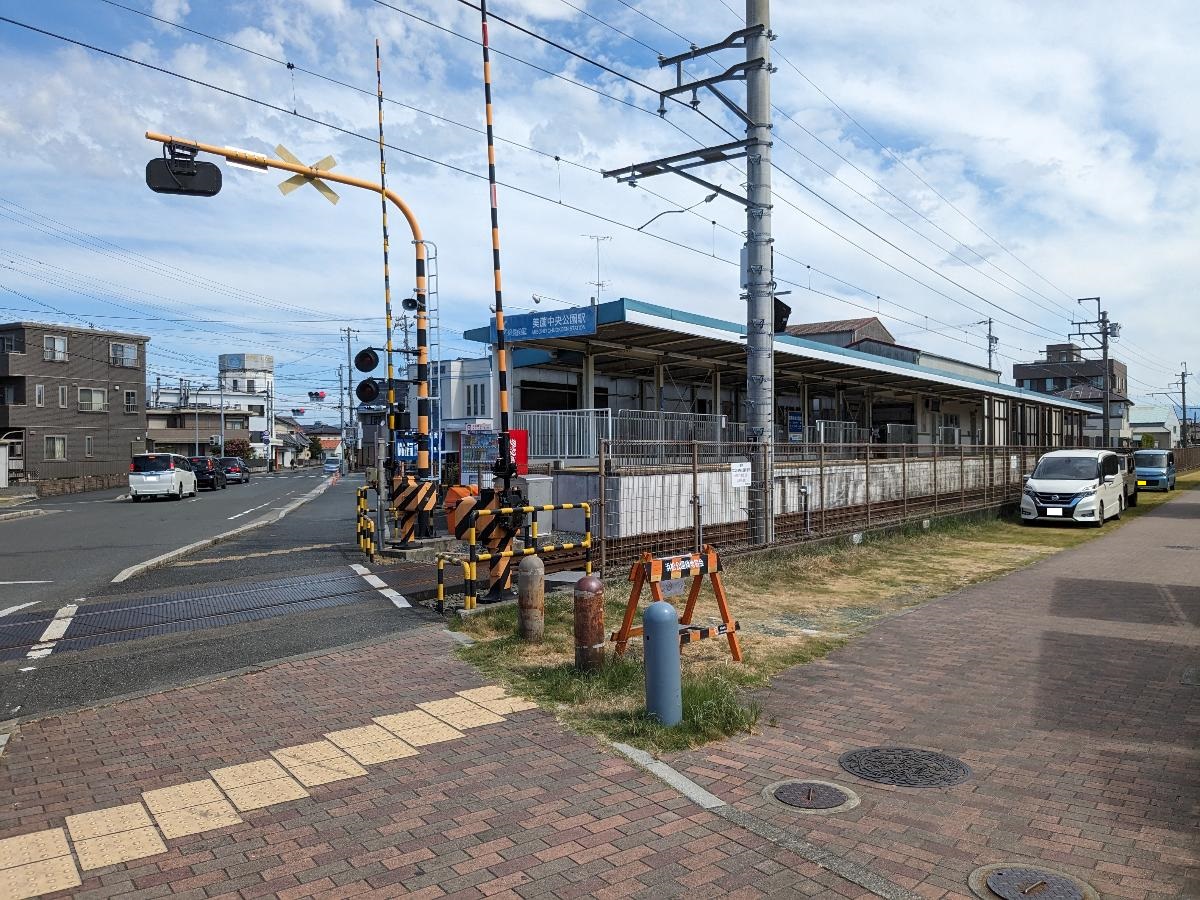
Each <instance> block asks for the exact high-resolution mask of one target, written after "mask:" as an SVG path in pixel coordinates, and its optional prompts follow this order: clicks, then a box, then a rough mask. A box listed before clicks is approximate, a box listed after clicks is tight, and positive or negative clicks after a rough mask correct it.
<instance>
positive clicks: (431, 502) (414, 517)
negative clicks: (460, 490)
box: [391, 475, 438, 546]
mask: <svg viewBox="0 0 1200 900" xmlns="http://www.w3.org/2000/svg"><path fill="white" fill-rule="evenodd" d="M391 496H392V503H391V506H392V521H393V522H394V523H395V531H396V538H397V539H398V540H399V542H400V544H401V546H404V545H407V544H411V543H412V542H413V541H415V540H416V539H417V538H419V537H429V536H430V533H431V531H432V524H433V511H434V510H435V509H437V502H438V485H437V482H434V481H422V480H420V479H419V478H418V477H417V476H416V475H396V476H394V477H393V478H392V494H391Z"/></svg>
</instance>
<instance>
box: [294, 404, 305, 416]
mask: <svg viewBox="0 0 1200 900" xmlns="http://www.w3.org/2000/svg"><path fill="white" fill-rule="evenodd" d="M292 415H293V416H302V415H304V407H303V406H301V407H300V408H299V409H293V410H292Z"/></svg>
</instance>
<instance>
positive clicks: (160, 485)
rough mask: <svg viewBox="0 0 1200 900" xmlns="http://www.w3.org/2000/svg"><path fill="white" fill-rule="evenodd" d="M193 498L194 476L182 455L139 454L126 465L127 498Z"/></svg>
mask: <svg viewBox="0 0 1200 900" xmlns="http://www.w3.org/2000/svg"><path fill="white" fill-rule="evenodd" d="M195 496H196V473H195V472H194V471H193V470H192V464H191V462H190V461H189V460H188V458H187V457H186V456H178V455H176V454H174V453H139V454H138V455H137V456H135V457H134V458H133V460H132V461H131V462H130V463H129V499H130V500H132V501H133V502H134V503H137V502H139V501H140V500H141V499H142V498H143V497H170V498H171V499H172V500H182V499H183V498H184V497H195Z"/></svg>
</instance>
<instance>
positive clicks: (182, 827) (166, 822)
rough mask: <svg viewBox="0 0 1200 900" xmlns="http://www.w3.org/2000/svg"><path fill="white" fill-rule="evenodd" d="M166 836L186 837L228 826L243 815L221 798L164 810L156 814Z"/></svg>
mask: <svg viewBox="0 0 1200 900" xmlns="http://www.w3.org/2000/svg"><path fill="white" fill-rule="evenodd" d="M154 819H155V821H157V822H158V827H159V828H160V829H162V833H163V836H164V837H168V838H177V837H186V836H187V835H189V834H199V833H200V832H202V831H212V830H213V829H216V828H227V827H228V826H230V825H237V824H239V823H240V822H241V821H242V817H241V816H239V815H238V814H237V811H236V810H234V808H233V806H232V805H231V804H230V803H229V801H228V800H226V799H224V798H221V799H220V800H217V801H215V802H213V803H201V804H198V805H197V806H189V807H187V808H186V809H172V810H164V811H163V812H156V813H155V814H154Z"/></svg>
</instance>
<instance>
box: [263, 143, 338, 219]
mask: <svg viewBox="0 0 1200 900" xmlns="http://www.w3.org/2000/svg"><path fill="white" fill-rule="evenodd" d="M275 152H276V153H278V154H279V155H280V157H282V158H283V159H285V160H287V161H288V162H290V163H294V164H296V165H298V166H302V165H304V163H302V162H300V160H299V159H297V158H296V157H295V155H294V154H292V153H291V151H289V150H288V149H287V147H285V146H283V144H279V145H277V146H276V147H275ZM336 165H337V160H335V159H334V158H333V157H332V156H327V157H325V158H324V159H322V160H319V161H317V162H315V163H313V164H312V168H314V169H320V170H321V171H322V172H327V171H329V170H330V169H332V168H333V167H334V166H336ZM306 184H311V185H312V186H313V187H315V188H316V189H317V190H318V191H319V192H320V194H321V196H322V197H324V198H325V199H326V200H328V201H329V202H330V203H332V204H334V205H337V202H338V199H339V198H338V195H337V192H336V191H335V190H334V189H333V188H331V187H330V186H329V185H327V184H326V183H325V182H323V181H321V180H320V179H319V178H313V177H312V176H311V175H293V176H292V177H291V178H289V179H287V180H286V181H282V182H280V184H279V191H280V193H282V194H283V195H284V196H287V195H288V194H290V193H291V192H292V191H294V190H295V189H296V188H298V187H304V185H306Z"/></svg>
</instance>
